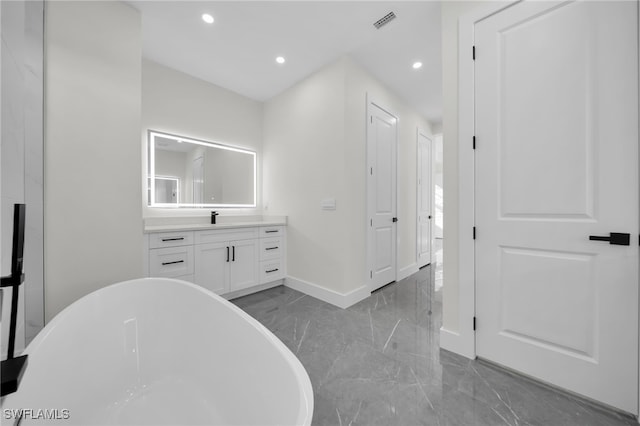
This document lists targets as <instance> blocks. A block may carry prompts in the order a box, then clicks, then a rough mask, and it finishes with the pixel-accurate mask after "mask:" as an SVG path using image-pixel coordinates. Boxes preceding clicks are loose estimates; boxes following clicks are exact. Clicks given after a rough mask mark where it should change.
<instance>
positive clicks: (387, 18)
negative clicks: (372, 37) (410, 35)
mask: <svg viewBox="0 0 640 426" xmlns="http://www.w3.org/2000/svg"><path fill="white" fill-rule="evenodd" d="M395 17H396V14H395V13H393V12H389V13H387V14H386V15H384V16H383V17H382V18H380V19H378V20H377V21H376V22H374V23H373V26H374V27H376V28H377V29H380V27H382V26H383V25H385V24H388V23H389V21H391V20H393V19H395Z"/></svg>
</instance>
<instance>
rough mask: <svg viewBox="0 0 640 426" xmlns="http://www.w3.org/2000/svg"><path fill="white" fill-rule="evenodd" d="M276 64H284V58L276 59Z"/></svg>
mask: <svg viewBox="0 0 640 426" xmlns="http://www.w3.org/2000/svg"><path fill="white" fill-rule="evenodd" d="M276 62H277V63H279V64H284V58H283V57H282V56H278V57H277V58H276Z"/></svg>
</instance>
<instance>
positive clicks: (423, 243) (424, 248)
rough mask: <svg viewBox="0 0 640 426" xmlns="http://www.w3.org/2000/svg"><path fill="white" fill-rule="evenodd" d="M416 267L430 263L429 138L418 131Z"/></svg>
mask: <svg viewBox="0 0 640 426" xmlns="http://www.w3.org/2000/svg"><path fill="white" fill-rule="evenodd" d="M417 149H418V199H417V203H416V204H417V206H418V226H417V229H418V236H417V237H418V267H423V266H425V265H428V264H429V263H431V205H432V195H431V194H432V191H431V189H432V187H433V186H432V185H433V184H432V181H431V138H429V136H427V135H426V134H425V133H424V132H422V131H420V130H419V131H418V148H417Z"/></svg>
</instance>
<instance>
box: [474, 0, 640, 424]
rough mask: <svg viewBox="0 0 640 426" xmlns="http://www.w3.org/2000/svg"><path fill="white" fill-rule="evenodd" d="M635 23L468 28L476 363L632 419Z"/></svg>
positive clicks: (547, 21)
mask: <svg viewBox="0 0 640 426" xmlns="http://www.w3.org/2000/svg"><path fill="white" fill-rule="evenodd" d="M637 16H638V11H637V3H636V2H589V1H584V2H565V3H551V2H535V1H532V2H527V1H525V2H521V3H517V4H515V5H513V6H511V7H509V8H507V9H505V10H504V11H502V12H500V13H497V14H495V15H493V16H491V17H489V18H487V19H486V20H484V21H481V22H480V23H478V24H477V25H476V27H475V43H476V44H475V45H476V48H475V51H476V60H475V76H476V89H475V90H476V94H475V102H476V105H475V108H476V131H475V134H476V138H477V139H476V141H477V145H476V151H475V155H476V226H477V239H476V250H475V253H476V310H477V311H476V315H477V332H476V350H477V354H478V356H479V357H483V358H486V359H489V360H491V361H494V362H496V363H499V364H503V365H505V366H507V367H510V368H513V369H515V370H518V371H521V372H523V373H525V374H527V375H530V376H533V377H536V378H538V379H541V380H543V381H545V382H549V383H552V384H554V385H557V386H560V387H563V388H566V389H569V390H571V391H573V392H576V393H579V394H582V395H585V396H587V397H589V398H593V399H595V400H598V401H601V402H603V403H606V404H608V405H611V406H613V407H616V408H619V409H622V410H624V411H628V412H630V413H634V414H637V413H638V407H637V404H638V254H639V253H638V218H639V211H638V210H639V209H638V204H639V200H638V191H639V188H638V69H637V64H638V45H637V44H638V38H637V37H638V35H637ZM611 232H616V233H629V234H630V236H631V237H630V240H631V244H630V245H611V244H609V243H608V242H605V241H591V240H590V236H609V235H610V233H611Z"/></svg>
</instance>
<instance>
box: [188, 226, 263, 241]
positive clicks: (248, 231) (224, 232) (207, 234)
mask: <svg viewBox="0 0 640 426" xmlns="http://www.w3.org/2000/svg"><path fill="white" fill-rule="evenodd" d="M253 238H258V228H233V229H212V230H206V231H198V232H196V235H195V242H196V244H206V243H224V242H226V241H237V240H250V239H253Z"/></svg>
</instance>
